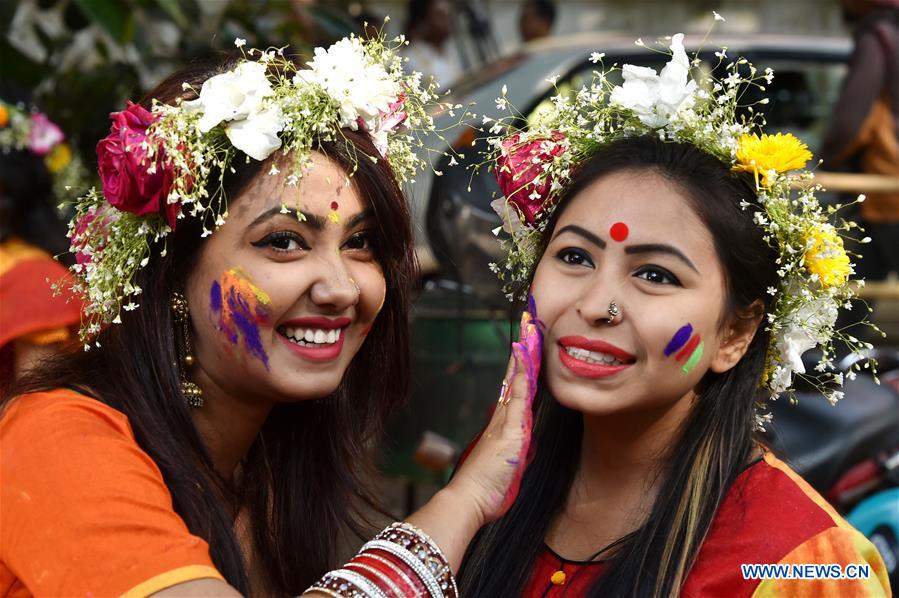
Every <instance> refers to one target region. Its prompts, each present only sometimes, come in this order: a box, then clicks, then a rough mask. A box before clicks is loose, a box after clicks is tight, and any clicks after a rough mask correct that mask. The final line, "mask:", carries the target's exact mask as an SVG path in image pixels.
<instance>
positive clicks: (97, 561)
mask: <svg viewBox="0 0 899 598" xmlns="http://www.w3.org/2000/svg"><path fill="white" fill-rule="evenodd" d="M0 438H2V439H3V440H2V443H0V595H2V596H13V597H25V596H35V595H40V596H120V595H125V596H146V595H149V594H152V593H154V592H158V591H160V590H162V589H165V588H167V587H170V586H173V585H175V584H178V583H182V582H186V581H191V580H195V579H202V578H217V579H222V576H221V575H220V574H219V572H218V571H217V570H216V569H215V567H214V566H213V563H212V559H211V558H210V555H209V547H208V545H207V544H206V542H205V541H204V540H202V539H201V538H199V537H197V536H194V535H192V534H191V533H190V532H189V531H188V529H187V526H186V525H185V523H184V521H183V520H182V519H181V517H179V516H178V514H177V513H176V512H175V510H174V508H173V506H172V497H171V495H170V493H169V490H168V488H167V487H166V485H165V482H164V480H163V477H162V473H161V472H160V471H159V468H158V467H157V466H156V463H154V462H153V460H152V459H151V458H150V457H149V456H148V455H147V454H146V453H145V452H144V451H143V450H141V448H140V446H139V445H138V444H137V442H136V441H135V439H134V434H133V432H132V430H131V426H130V425H129V423H128V418H127V417H126V416H125V415H124V414H122V413H120V412H119V411H116V410H115V409H113V408H111V407H109V406H107V405H105V404H103V403H101V402H99V401H96V400H94V399H91V398H89V397H85V396H83V395H80V394H78V393H75V392H72V391H69V390H53V391H50V392H41V393H33V394H28V395H23V396H21V397H18V398H16V399H15V400H13V401H12V403H10V404H9V406H8V407H7V408H6V410H5V411H4V412H3V415H2V417H0Z"/></svg>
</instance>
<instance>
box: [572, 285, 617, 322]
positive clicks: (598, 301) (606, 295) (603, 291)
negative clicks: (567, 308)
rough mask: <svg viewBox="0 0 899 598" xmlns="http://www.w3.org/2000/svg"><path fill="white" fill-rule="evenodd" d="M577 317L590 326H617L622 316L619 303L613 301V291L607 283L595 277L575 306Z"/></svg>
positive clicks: (611, 286)
mask: <svg viewBox="0 0 899 598" xmlns="http://www.w3.org/2000/svg"><path fill="white" fill-rule="evenodd" d="M575 309H577V313H578V315H580V317H581V318H582V319H584V321H586V322H587V323H589V324H590V325H591V326H611V325H616V324H619V323H620V322H621V320H622V317H623V315H624V313H623V312H624V309H623V308H622V306H621V302H620V301H619V300H616V299H615V289H614V288H613V285H611V284H610V283H609V282H608V281H603V280H602V279H601V277H599V276H597V277H596V279H595V280H594V281H593V283H592V284H590V285H588V286H587V287H586V288H585V289H584V291H583V293H582V294H581V296H580V297H579V298H578V300H577V303H576V304H575Z"/></svg>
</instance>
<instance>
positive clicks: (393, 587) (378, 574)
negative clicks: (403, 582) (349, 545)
mask: <svg viewBox="0 0 899 598" xmlns="http://www.w3.org/2000/svg"><path fill="white" fill-rule="evenodd" d="M355 567H358V568H359V569H362V570H363V571H367V572H368V573H369V574H371V575H374V576H375V579H377V580H378V581H380V582H381V583H383V584H384V585H386V586H387V587H388V588H389V589H390V591H391V592H392V593H393V595H394V596H405V595H406V593H405V592H403V591H402V590H401V589H400V587H399V586H398V585H396V584H395V583H393V580H392V579H390V578H389V577H387V576H386V575H384V573H383V572H381V571H378V570H377V569H375V568H374V567H372V566H370V565H366V564H365V563H356V562H354V561H350V562H349V563H347V564H346V565H344V566H343V569H344V571H346V570H349V569H351V568H355ZM363 577H365V576H363ZM369 581H370V580H369ZM412 587H415V586H412Z"/></svg>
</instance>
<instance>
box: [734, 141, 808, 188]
mask: <svg viewBox="0 0 899 598" xmlns="http://www.w3.org/2000/svg"><path fill="white" fill-rule="evenodd" d="M811 159H812V153H811V152H810V151H809V149H808V146H807V145H805V144H804V143H802V141H800V140H799V139H798V138H797V137H796V136H795V135H793V134H792V133H787V134H786V135H785V134H783V133H776V134H774V135H768V134H765V135H762V136H761V137H759V136H758V135H756V134H755V133H753V134H751V135H743V136H742V137H740V145H739V148H738V149H737V164H735V165H734V170H736V171H738V172H751V173H753V174H754V175H755V178H756V181H757V182H758V180H759V178H761V184H762V185H763V186H765V187H767V186H769V185H770V184H771V181H770V180H769V178H768V173H769V172H771V171H772V170H773V171H774V172H777V173H781V172H788V171H790V170H797V169H799V168H804V167H805V163H806V162H808V161H809V160H811Z"/></svg>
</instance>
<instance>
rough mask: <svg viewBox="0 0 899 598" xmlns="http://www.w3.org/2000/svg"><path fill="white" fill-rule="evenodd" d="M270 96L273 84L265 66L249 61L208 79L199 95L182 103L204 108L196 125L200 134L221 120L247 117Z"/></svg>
mask: <svg viewBox="0 0 899 598" xmlns="http://www.w3.org/2000/svg"><path fill="white" fill-rule="evenodd" d="M270 95H272V84H271V82H270V81H269V80H268V77H267V76H266V74H265V66H264V65H262V64H259V63H258V62H249V61H248V62H241V63H240V64H239V65H238V66H237V67H236V68H235V69H234V70H231V71H228V72H226V73H222V74H221V75H215V76H214V77H210V78H209V79H207V80H206V81H205V82H204V83H203V87H201V88H200V97H199V98H198V99H196V100H192V101H189V102H184V103H183V104H182V106H183V107H185V108H187V109H188V110H202V112H203V115H202V116H201V117H200V120H199V122H198V123H197V128H198V129H199V131H200V132H201V133H208V132H209V131H210V130H212V129H213V128H214V127H215V126H216V125H218V124H219V123H220V122H222V121H229V120H237V119H241V118H246V117H247V116H249V115H250V113H252V112H256V111H258V110H259V109H260V108H261V107H262V102H263V100H264V99H265V98H266V97H268V96H270Z"/></svg>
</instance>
